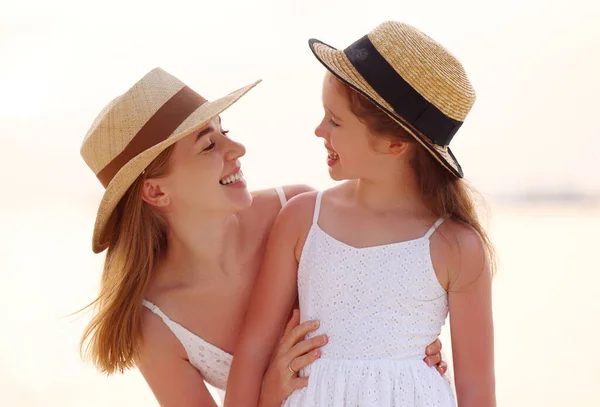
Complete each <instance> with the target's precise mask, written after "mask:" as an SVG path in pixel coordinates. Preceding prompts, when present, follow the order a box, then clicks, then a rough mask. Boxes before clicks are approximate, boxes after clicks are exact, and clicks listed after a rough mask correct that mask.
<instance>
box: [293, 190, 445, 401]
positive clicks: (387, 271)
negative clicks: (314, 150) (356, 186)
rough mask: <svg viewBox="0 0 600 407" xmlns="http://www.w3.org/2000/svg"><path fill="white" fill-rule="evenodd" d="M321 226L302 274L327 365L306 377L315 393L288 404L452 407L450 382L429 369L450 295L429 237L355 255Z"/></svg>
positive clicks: (309, 243) (310, 240)
mask: <svg viewBox="0 0 600 407" xmlns="http://www.w3.org/2000/svg"><path fill="white" fill-rule="evenodd" d="M320 201H321V193H319V194H318V195H317V201H316V203H315V216H314V223H313V225H312V227H311V229H310V231H309V234H308V237H307V239H306V242H305V244H304V248H303V251H302V257H301V259H300V265H299V269H298V293H299V298H300V314H301V319H302V321H307V320H312V319H317V320H319V321H320V322H321V324H320V327H319V329H318V330H317V331H316V332H314V333H311V334H310V335H308V337H309V338H311V337H314V336H317V335H321V334H327V335H328V337H329V342H328V344H327V345H325V346H324V347H323V348H321V351H322V354H321V358H320V359H318V360H317V361H315V362H314V363H313V364H311V365H309V366H308V367H307V368H305V369H303V370H302V371H301V372H300V375H301V376H309V381H308V387H306V388H303V389H300V390H297V391H295V392H294V393H293V394H292V395H291V396H290V397H289V398H288V399H287V400H286V402H285V404H284V405H285V406H286V407H297V406H307V407H308V406H313V407H321V406H360V407H368V406H373V407H392V406H394V407H413V406H414V407H430V406H436V407H447V406H448V407H450V406H455V405H456V402H455V399H454V394H453V390H452V387H451V386H450V383H449V382H448V381H447V380H446V379H445V378H443V377H442V376H441V375H440V374H439V373H438V372H437V370H436V369H435V367H431V368H430V367H427V365H426V364H425V362H423V360H422V359H423V358H424V357H425V348H426V347H427V346H428V345H429V344H430V343H432V342H433V341H434V340H435V339H436V338H437V337H438V336H439V334H440V331H441V328H442V326H443V325H444V323H445V319H446V316H447V314H448V301H447V293H446V291H445V290H444V288H443V287H442V286H441V285H440V284H439V282H438V280H437V277H436V274H435V272H434V270H433V266H432V262H431V254H430V250H429V237H430V236H431V234H432V233H433V232H434V231H435V229H436V228H437V227H438V226H439V224H441V222H442V221H443V219H440V220H439V221H438V222H436V224H435V225H433V226H432V228H431V229H430V230H429V231H428V232H427V233H426V235H425V236H423V237H421V238H417V239H413V240H409V241H405V242H399V243H392V244H386V245H380V246H373V247H365V248H355V247H352V246H349V245H347V244H345V243H342V242H340V241H338V240H336V239H334V238H333V237H331V236H330V235H328V234H327V233H326V232H324V231H323V230H322V229H321V228H320V227H319V225H318V223H317V222H318V218H319V209H320Z"/></svg>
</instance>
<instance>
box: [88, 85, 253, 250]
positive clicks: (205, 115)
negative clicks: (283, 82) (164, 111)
mask: <svg viewBox="0 0 600 407" xmlns="http://www.w3.org/2000/svg"><path fill="white" fill-rule="evenodd" d="M258 83H260V80H258V81H256V82H254V83H252V84H250V85H248V86H245V87H243V88H240V89H238V90H236V91H234V92H232V93H230V94H229V95H227V96H224V97H222V98H220V99H217V100H215V101H208V102H205V103H203V104H202V105H201V106H200V107H198V109H196V110H195V111H194V112H192V114H191V115H189V116H188V117H187V118H186V120H185V121H183V122H182V123H181V124H180V125H179V127H177V129H175V131H174V132H173V133H172V134H171V135H170V136H169V138H167V139H166V140H165V141H163V142H161V143H158V144H156V145H155V146H153V147H151V148H149V149H147V150H145V151H144V152H142V153H140V154H138V155H137V156H135V157H134V158H132V159H131V160H130V161H129V162H128V163H127V164H125V165H124V166H123V168H121V169H120V170H119V172H117V174H115V176H114V178H113V179H112V180H111V181H110V183H109V184H108V186H107V187H106V191H105V192H104V195H103V197H102V201H101V202H100V206H99V208H98V213H97V215H96V222H95V225H94V233H93V237H92V250H93V251H94V253H100V252H102V251H104V250H105V249H106V248H107V247H108V240H109V239H108V237H107V236H105V229H106V226H107V224H108V222H109V220H110V217H111V215H112V213H113V211H114V209H115V207H116V206H117V204H118V203H119V201H120V200H121V198H122V197H123V195H125V192H126V191H127V190H128V189H129V187H130V186H131V185H132V184H133V183H134V181H135V180H136V179H137V178H138V177H139V176H140V174H141V173H142V171H143V170H144V169H145V168H146V167H147V166H148V165H149V164H150V163H151V162H152V161H153V160H154V159H155V158H156V157H158V156H159V155H160V153H162V152H163V151H164V150H165V149H167V148H168V147H169V146H171V145H173V144H175V143H176V142H178V141H179V140H181V139H182V138H184V137H187V136H189V135H190V134H192V133H194V132H196V131H198V130H199V129H201V128H202V127H204V126H206V124H207V123H208V122H209V121H210V120H212V119H214V118H215V117H217V116H218V115H219V114H221V113H222V112H224V111H225V110H227V109H228V108H229V107H230V106H231V105H233V104H234V103H235V102H236V101H238V100H239V99H240V98H241V97H242V96H244V95H245V94H246V93H248V91H250V89H252V88H253V87H255V86H256V85H257V84H258Z"/></svg>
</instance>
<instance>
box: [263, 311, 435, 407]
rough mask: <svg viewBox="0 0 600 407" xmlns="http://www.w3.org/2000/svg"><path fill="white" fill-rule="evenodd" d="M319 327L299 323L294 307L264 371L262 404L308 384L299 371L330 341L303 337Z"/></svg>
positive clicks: (274, 402)
mask: <svg viewBox="0 0 600 407" xmlns="http://www.w3.org/2000/svg"><path fill="white" fill-rule="evenodd" d="M318 327H319V323H318V321H306V322H303V323H302V324H300V312H299V311H298V310H296V309H294V311H293V313H292V317H291V318H290V320H289V321H288V323H287V325H286V327H285V331H284V332H283V335H282V337H281V340H280V341H279V345H278V346H277V349H276V350H275V353H274V355H273V358H272V360H271V363H270V364H269V367H268V369H267V371H266V372H265V376H264V378H263V384H262V390H261V393H260V401H259V406H260V407H271V406H277V407H279V406H280V405H281V403H283V402H284V401H285V399H286V398H287V397H288V396H289V395H290V394H292V392H293V391H294V390H296V389H300V388H302V387H306V386H307V385H308V377H298V371H299V370H300V369H302V368H304V367H306V366H308V365H310V364H311V363H312V362H314V361H315V360H317V359H318V358H319V357H320V356H321V351H320V350H319V348H320V347H321V346H323V345H325V344H326V343H327V337H326V336H325V335H319V336H317V337H314V338H311V339H307V340H302V338H304V337H305V336H306V335H307V334H308V333H310V332H312V331H314V330H316V329H317V328H318ZM440 348H441V346H440Z"/></svg>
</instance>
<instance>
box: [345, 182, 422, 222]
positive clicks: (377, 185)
mask: <svg viewBox="0 0 600 407" xmlns="http://www.w3.org/2000/svg"><path fill="white" fill-rule="evenodd" d="M350 199H352V200H354V201H355V202H356V203H357V204H358V205H360V206H362V207H364V208H366V209H368V210H369V211H371V212H374V213H385V212H389V211H398V210H402V211H407V212H421V211H422V209H423V207H424V202H423V199H422V197H421V192H420V188H419V186H418V183H417V180H416V177H411V176H409V175H408V174H406V175H404V176H394V175H392V174H390V176H389V177H382V178H380V179H377V180H369V179H358V180H355V181H354V182H353V183H352V192H351V195H350Z"/></svg>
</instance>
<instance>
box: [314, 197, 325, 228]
mask: <svg viewBox="0 0 600 407" xmlns="http://www.w3.org/2000/svg"><path fill="white" fill-rule="evenodd" d="M322 197H323V191H319V192H318V193H317V200H316V201H315V214H314V215H313V224H314V225H316V224H317V222H318V221H319V212H321V198H322Z"/></svg>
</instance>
